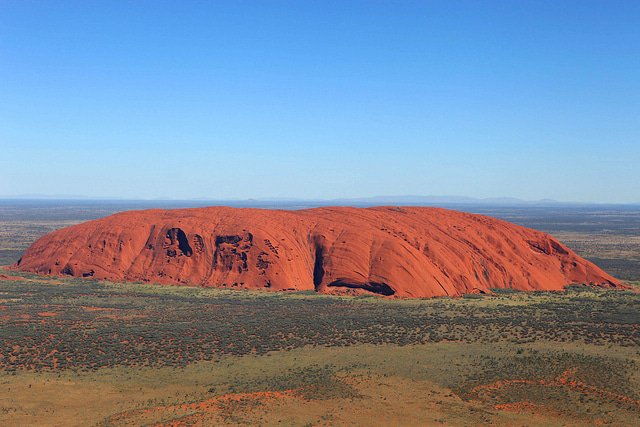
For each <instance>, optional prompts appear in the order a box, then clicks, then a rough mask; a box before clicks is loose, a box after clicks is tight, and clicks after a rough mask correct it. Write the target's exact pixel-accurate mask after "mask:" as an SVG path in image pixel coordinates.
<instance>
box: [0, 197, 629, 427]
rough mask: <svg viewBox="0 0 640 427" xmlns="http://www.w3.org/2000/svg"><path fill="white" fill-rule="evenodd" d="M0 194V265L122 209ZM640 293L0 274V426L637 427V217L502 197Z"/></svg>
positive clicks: (518, 218) (512, 214) (519, 215)
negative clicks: (451, 295) (19, 200)
mask: <svg viewBox="0 0 640 427" xmlns="http://www.w3.org/2000/svg"><path fill="white" fill-rule="evenodd" d="M122 209H123V208H122V207H118V206H115V207H111V206H102V205H100V206H97V207H96V206H84V205H82V206H66V205H64V206H63V205H60V206H58V205H50V204H48V205H46V206H40V205H35V206H31V207H28V208H27V207H24V206H22V205H16V206H13V205H11V206H0V265H2V264H10V263H13V262H15V261H16V260H17V259H18V258H19V257H20V255H21V254H22V252H23V251H24V250H25V249H26V248H27V247H28V245H29V244H31V243H32V242H33V241H34V240H35V239H36V238H37V237H39V236H40V235H42V234H44V233H46V232H48V231H51V230H54V229H57V228H60V227H63V226H67V225H71V224H73V223H77V222H80V221H84V220H87V219H91V218H96V217H100V216H104V215H106V214H109V213H112V212H115V211H117V210H122ZM481 213H485V214H490V215H495V216H499V217H502V218H505V219H507V220H511V221H514V222H517V223H521V224H522V225H525V226H531V227H534V228H537V229H541V230H544V231H548V232H551V233H553V234H554V235H555V236H556V237H559V238H560V240H562V241H563V242H565V243H567V244H568V245H569V246H570V247H571V248H572V249H574V250H576V251H577V252H578V253H579V254H580V255H583V256H585V257H587V258H589V259H591V260H593V261H595V262H596V263H597V264H598V265H600V266H601V267H603V268H605V269H607V270H609V271H610V272H611V273H613V274H614V275H617V276H618V277H621V278H623V279H629V280H636V282H634V283H635V286H636V288H637V289H636V292H619V291H606V290H602V289H591V288H572V289H570V290H569V291H568V292H567V293H534V294H528V293H518V292H516V293H505V292H502V293H498V294H495V295H492V296H469V297H467V298H460V299H448V298H441V299H433V300H401V301H398V300H385V299H380V298H376V297H358V298H351V297H337V296H322V295H315V294H313V293H304V292H300V293H263V292H252V291H243V292H236V291H230V290H216V289H194V288H182V287H158V286H153V285H145V284H120V283H106V282H96V281H88V280H79V279H68V278H65V279H56V278H44V277H40V276H35V275H31V274H21V273H16V272H9V271H7V272H2V271H0V273H4V274H5V275H10V276H17V277H13V278H10V279H9V280H2V279H0V425H2V426H5V425H6V426H14V425H15V426H23V425H56V426H73V425H78V426H86V425H104V426H107V425H114V426H120V425H173V426H179V425H237V424H245V425H247V424H248V425H326V426H329V425H367V426H369V425H481V424H494V425H507V426H514V425H540V426H547V425H567V426H572V425H599V424H608V425H613V426H618V425H640V369H639V366H638V364H639V363H640V315H639V314H638V313H640V293H639V292H638V291H640V281H638V280H639V279H640V267H639V265H640V264H638V262H640V261H639V260H640V255H639V254H640V241H639V240H638V237H637V236H638V230H639V229H640V228H639V227H640V212H638V211H637V210H628V211H609V210H602V211H600V210H585V211H584V212H582V211H581V210H580V209H574V210H571V209H561V210H557V211H554V210H549V209H543V210H540V212H538V211H536V210H535V209H529V208H527V209H526V210H510V209H507V210H504V211H495V210H491V211H488V212H484V211H482V212H481Z"/></svg>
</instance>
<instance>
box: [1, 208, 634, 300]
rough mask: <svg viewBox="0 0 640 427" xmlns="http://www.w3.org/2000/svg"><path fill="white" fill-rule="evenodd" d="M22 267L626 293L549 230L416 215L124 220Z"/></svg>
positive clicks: (220, 281) (383, 212)
mask: <svg viewBox="0 0 640 427" xmlns="http://www.w3.org/2000/svg"><path fill="white" fill-rule="evenodd" d="M177 224H179V226H177ZM247 230H251V232H248V231H247ZM13 268H15V269H18V270H23V271H32V272H38V273H42V274H55V275H70V276H75V277H82V276H85V277H91V278H93V279H108V280H128V281H146V282H154V283H160V284H176V283H178V284H186V285H194V286H196V285H197V286H216V287H233V288H255V289H269V290H286V289H298V290H316V291H318V292H323V293H356V294H357V293H375V294H379V295H385V296H394V297H433V296H446V295H449V296H457V295H462V294H464V293H467V292H490V291H491V289H492V288H506V287H510V288H513V289H519V290H523V291H531V290H561V289H563V288H564V287H565V286H567V285H569V284H572V283H588V284H596V285H600V286H611V287H624V285H622V286H621V285H620V282H619V281H618V280H616V279H615V278H613V277H611V276H610V275H608V274H607V273H605V272H604V271H602V270H601V269H599V268H598V267H596V266H595V265H594V264H592V263H590V262H589V261H587V260H584V259H582V258H580V257H579V256H577V255H576V254H575V253H573V252H572V251H571V250H570V249H568V248H567V247H565V246H564V245H563V244H562V243H560V242H558V241H557V240H556V239H554V238H553V237H551V236H549V235H547V234H545V233H542V232H539V231H535V230H531V229H527V228H523V227H520V226H517V225H514V224H510V223H508V222H505V221H501V220H497V219H494V218H490V217H485V216H481V215H472V214H467V213H461V212H456V211H451V210H446V209H438V208H417V207H402V208H387V207H377V208H366V209H358V208H346V207H330V208H318V209H307V210H300V211H284V210H263V209H234V208H225V207H211V208H198V209H178V210H164V211H163V210H148V211H130V212H123V213H119V214H116V215H112V216H109V217H106V218H102V219H99V220H95V221H89V222H86V223H83V224H78V225H74V226H72V227H68V228H64V229H61V230H57V231H55V232H53V233H50V234H48V235H46V236H44V237H42V238H41V239H39V240H38V241H37V242H35V243H34V244H33V245H32V246H31V247H30V248H29V249H28V250H27V251H26V252H25V253H24V255H23V257H22V258H21V260H20V262H19V263H18V264H16V265H14V266H13Z"/></svg>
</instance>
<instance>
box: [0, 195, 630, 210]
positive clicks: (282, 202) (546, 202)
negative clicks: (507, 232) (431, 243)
mask: <svg viewBox="0 0 640 427" xmlns="http://www.w3.org/2000/svg"><path fill="white" fill-rule="evenodd" d="M0 200H4V201H44V202H54V201H75V202H78V203H92V202H96V203H100V202H103V203H119V202H123V203H140V204H143V205H158V206H160V205H165V204H166V205H180V206H191V205H193V206H204V205H228V206H241V207H278V206H283V207H288V208H291V207H300V208H302V207H314V206H381V205H404V206H465V205H466V206H514V207H515V206H542V207H546V206H548V207H556V206H558V207H559V206H593V205H616V204H615V203H589V202H563V201H557V200H553V199H540V200H523V199H518V198H516V197H489V198H476V197H465V196H419V195H400V196H372V197H345V198H337V199H304V198H287V197H261V198H251V199H214V198H207V197H201V198H191V199H171V198H156V199H134V198H117V197H89V196H78V195H40V194H25V195H14V196H0ZM619 205H633V206H635V205H640V203H619Z"/></svg>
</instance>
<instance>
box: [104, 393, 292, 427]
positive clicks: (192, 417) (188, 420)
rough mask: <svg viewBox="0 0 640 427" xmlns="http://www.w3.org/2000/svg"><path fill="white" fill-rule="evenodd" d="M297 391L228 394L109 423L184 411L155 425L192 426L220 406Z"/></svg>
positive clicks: (123, 415) (136, 412) (147, 410)
mask: <svg viewBox="0 0 640 427" xmlns="http://www.w3.org/2000/svg"><path fill="white" fill-rule="evenodd" d="M296 393H297V390H284V391H257V392H252V393H229V394H224V395H220V396H215V397H212V398H211V399H206V400H203V401H200V402H193V403H183V404H177V405H168V406H155V407H152V408H145V409H134V410H129V411H124V412H121V413H119V414H116V415H113V416H111V417H109V421H110V422H112V423H113V422H124V421H127V420H133V419H135V418H136V417H140V416H145V415H149V414H153V413H160V414H161V413H169V412H172V413H175V412H176V411H185V412H186V413H187V415H186V416H184V417H181V418H180V419H179V420H175V421H169V422H167V423H157V424H155V426H156V427H159V426H171V427H179V426H190V425H194V423H196V422H197V421H198V420H199V419H200V418H202V417H203V416H204V415H206V414H209V413H214V412H218V411H220V405H221V404H224V403H229V402H242V401H246V400H259V401H261V402H262V401H267V400H274V399H283V398H287V397H297V394H296Z"/></svg>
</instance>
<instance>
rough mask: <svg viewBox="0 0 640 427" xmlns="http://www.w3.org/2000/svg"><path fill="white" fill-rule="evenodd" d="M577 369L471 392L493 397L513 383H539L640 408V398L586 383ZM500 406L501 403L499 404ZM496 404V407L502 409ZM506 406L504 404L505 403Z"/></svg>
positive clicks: (481, 387)
mask: <svg viewBox="0 0 640 427" xmlns="http://www.w3.org/2000/svg"><path fill="white" fill-rule="evenodd" d="M575 372H576V370H575V369H567V370H566V371H564V372H563V373H562V374H561V375H559V376H558V377H556V378H553V379H550V380H549V379H540V380H528V379H510V380H499V381H496V382H493V383H490V384H483V385H480V386H477V387H474V388H473V389H472V390H471V392H472V393H474V394H476V395H479V396H487V397H489V398H491V397H492V396H493V395H494V393H495V392H496V391H498V390H501V389H504V388H507V387H509V386H511V385H518V384H527V385H538V386H545V387H566V388H569V389H572V390H575V391H579V392H581V393H583V394H585V395H587V396H594V397H598V398H601V399H605V400H613V401H617V402H620V403H624V404H628V405H631V406H634V407H636V408H640V400H636V399H633V398H631V397H628V396H625V395H623V394H619V393H615V392H613V391H610V390H606V389H603V388H599V387H596V386H593V385H589V384H586V383H585V382H583V381H580V380H578V379H576V378H575ZM498 406H500V405H498ZM498 406H496V409H500V408H498ZM503 406H504V405H503Z"/></svg>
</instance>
